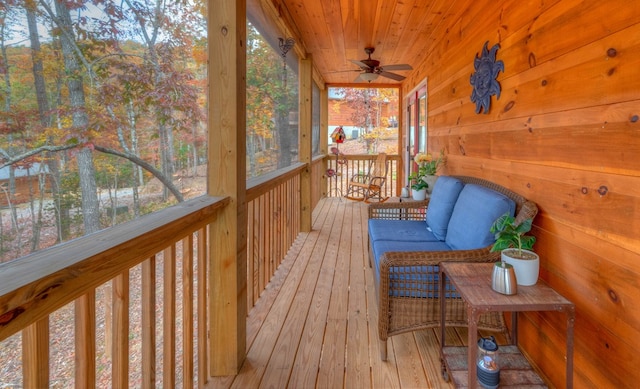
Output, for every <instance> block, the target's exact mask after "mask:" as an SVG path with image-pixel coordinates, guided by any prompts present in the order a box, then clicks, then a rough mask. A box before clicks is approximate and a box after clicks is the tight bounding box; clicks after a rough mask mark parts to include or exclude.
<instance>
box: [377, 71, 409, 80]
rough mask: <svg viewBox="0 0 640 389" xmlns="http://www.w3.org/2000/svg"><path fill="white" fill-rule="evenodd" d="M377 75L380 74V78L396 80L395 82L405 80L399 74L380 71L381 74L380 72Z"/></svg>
mask: <svg viewBox="0 0 640 389" xmlns="http://www.w3.org/2000/svg"><path fill="white" fill-rule="evenodd" d="M378 74H380V75H381V76H382V77H387V78H390V79H392V80H396V81H402V80H404V79H405V78H406V77H405V76H401V75H399V74H395V73H390V72H385V71H382V72H380V73H378Z"/></svg>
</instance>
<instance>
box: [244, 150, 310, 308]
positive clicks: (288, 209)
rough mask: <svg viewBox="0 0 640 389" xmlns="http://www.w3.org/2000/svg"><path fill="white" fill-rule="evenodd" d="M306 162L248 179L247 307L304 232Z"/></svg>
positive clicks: (251, 303)
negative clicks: (302, 201) (302, 191)
mask: <svg viewBox="0 0 640 389" xmlns="http://www.w3.org/2000/svg"><path fill="white" fill-rule="evenodd" d="M305 168H306V165H304V164H301V163H299V164H295V165H293V166H291V167H289V168H286V169H283V170H278V171H276V172H273V173H269V174H265V175H263V176H260V177H258V178H255V179H251V180H249V181H248V182H247V198H246V200H247V277H248V279H247V287H248V288H249V290H248V291H247V300H248V301H247V306H248V307H249V308H251V307H253V306H254V305H255V302H256V301H257V300H258V298H259V297H260V294H261V293H262V291H263V290H264V288H265V287H266V285H267V283H269V280H271V277H272V276H273V274H274V273H275V271H276V269H277V268H278V266H280V263H281V261H282V260H283V259H284V257H285V254H286V253H287V251H288V250H289V247H291V245H292V244H293V241H294V240H295V239H296V237H297V236H298V233H299V232H300V173H301V172H302V170H303V169H305Z"/></svg>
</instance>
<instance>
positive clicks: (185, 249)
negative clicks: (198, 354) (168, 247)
mask: <svg viewBox="0 0 640 389" xmlns="http://www.w3.org/2000/svg"><path fill="white" fill-rule="evenodd" d="M182 356H183V357H182V376H183V377H182V387H183V388H193V387H194V386H193V235H188V236H187V237H186V238H184V239H182Z"/></svg>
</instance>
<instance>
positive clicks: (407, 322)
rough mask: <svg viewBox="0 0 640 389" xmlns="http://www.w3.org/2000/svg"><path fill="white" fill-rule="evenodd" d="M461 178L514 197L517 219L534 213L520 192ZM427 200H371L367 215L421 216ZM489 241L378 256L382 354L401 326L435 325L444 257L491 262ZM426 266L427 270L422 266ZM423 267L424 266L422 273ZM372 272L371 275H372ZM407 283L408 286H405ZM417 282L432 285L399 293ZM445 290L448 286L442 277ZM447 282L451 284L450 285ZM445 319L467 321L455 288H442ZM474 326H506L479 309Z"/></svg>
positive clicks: (498, 316)
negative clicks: (417, 292)
mask: <svg viewBox="0 0 640 389" xmlns="http://www.w3.org/2000/svg"><path fill="white" fill-rule="evenodd" d="M456 178H458V179H460V180H461V181H462V182H464V183H465V184H468V183H473V184H477V185H482V186H485V187H487V188H490V189H493V190H495V191H497V192H500V193H502V194H504V195H506V196H507V197H509V198H511V199H512V200H513V201H514V202H515V203H516V222H518V223H520V222H522V221H523V220H526V219H528V218H534V217H535V216H536V214H537V213H538V208H537V206H536V204H535V203H533V202H531V201H528V200H527V199H525V198H524V197H522V196H520V195H518V194H516V193H514V192H512V191H511V190H509V189H507V188H504V187H502V186H500V185H497V184H494V183H492V182H490V181H487V180H484V179H479V178H474V177H464V176H456ZM428 204H429V200H428V199H427V200H425V201H421V202H402V203H384V204H370V205H369V218H370V219H372V218H375V219H396V220H397V219H398V218H399V217H401V218H402V219H407V220H424V217H425V213H426V208H427V207H428ZM490 248H491V246H488V247H485V248H482V249H476V250H454V251H433V252H386V253H384V254H382V257H381V258H380V269H379V271H380V277H379V279H376V282H375V288H376V294H377V299H378V336H379V338H380V341H381V344H380V346H381V347H380V349H381V358H382V360H386V358H387V339H388V338H389V337H390V336H393V335H397V334H401V333H404V332H409V331H415V330H421V329H427V328H434V327H438V326H439V325H440V299H439V295H440V294H439V293H438V292H439V291H438V289H439V273H438V272H439V268H438V264H439V263H440V262H444V261H459V262H495V261H497V260H499V259H500V253H499V252H490ZM369 263H370V265H372V264H373V263H374V259H373V249H372V247H371V243H369ZM391 269H393V274H394V276H397V277H403V276H404V277H408V278H410V279H412V280H416V279H419V280H420V281H419V282H421V283H423V284H422V285H419V286H416V285H415V282H413V283H412V285H409V286H408V285H407V284H408V283H397V282H396V283H392V282H390V281H389V280H390V271H391ZM427 269H428V270H427ZM425 271H428V272H427V273H425ZM374 278H376V277H374ZM408 288H412V289H408ZM416 288H420V289H421V290H429V291H433V292H432V293H431V295H430V297H424V296H418V297H403V296H410V295H412V293H415V290H416ZM446 288H447V289H446V290H447V291H450V290H452V289H453V286H452V285H451V284H449V282H448V281H447V286H446ZM449 288H451V289H449ZM445 296H446V298H447V300H448V301H447V304H446V312H445V314H446V319H445V321H446V322H447V325H450V326H454V327H466V326H467V315H466V309H465V307H464V303H463V302H462V299H460V298H459V297H458V296H457V295H456V294H455V292H447V293H446V294H445ZM478 328H480V329H485V330H493V331H502V332H506V331H505V329H506V327H505V323H504V317H503V315H502V313H490V314H484V315H483V316H482V317H481V319H480V322H479V323H478Z"/></svg>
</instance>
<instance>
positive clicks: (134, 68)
mask: <svg viewBox="0 0 640 389" xmlns="http://www.w3.org/2000/svg"><path fill="white" fill-rule="evenodd" d="M205 4H206V3H204V2H202V1H197V2H183V1H178V0H176V1H162V0H159V1H155V2H144V3H139V2H132V1H126V0H125V1H124V2H122V3H113V2H107V1H103V0H94V1H66V0H55V1H52V0H38V1H36V0H15V1H13V0H12V1H5V2H2V3H1V4H0V18H1V22H2V24H1V26H0V34H1V35H0V44H1V47H0V48H1V49H2V53H3V54H4V55H3V58H2V61H1V62H0V65H2V66H0V75H1V76H2V80H3V82H2V90H1V91H2V94H1V96H0V99H1V100H0V101H1V102H2V103H3V106H4V109H2V111H1V112H0V132H2V133H3V136H2V138H0V169H2V168H10V170H11V171H13V170H14V169H15V168H16V167H17V166H19V165H20V164H23V165H27V166H28V165H29V164H33V163H35V162H42V163H43V164H44V165H43V166H47V169H46V171H45V173H46V176H47V177H48V180H49V184H47V185H46V187H45V186H43V187H42V188H41V189H42V190H41V191H40V193H44V191H45V188H46V190H51V191H52V192H53V193H52V194H53V196H52V199H54V200H56V201H55V202H54V203H52V204H53V207H50V209H52V210H54V213H55V214H56V216H55V217H52V218H50V219H51V220H53V221H54V223H53V224H55V225H56V227H57V228H56V235H57V239H56V240H65V239H68V238H70V237H72V236H73V234H74V232H73V231H74V229H71V228H65V227H64V226H71V225H72V224H73V223H69V222H70V220H71V219H72V216H71V215H70V211H73V214H74V215H80V216H81V217H82V219H83V227H82V229H81V230H80V231H78V232H79V233H81V234H83V233H91V232H94V231H97V230H98V229H100V228H103V227H104V226H105V225H108V222H107V221H106V219H104V218H103V215H104V213H101V207H102V205H101V201H102V200H100V199H99V198H98V196H97V192H98V190H97V189H98V185H97V181H96V177H97V176H101V177H102V176H104V174H107V175H112V176H113V177H114V179H103V180H102V181H101V183H102V185H108V186H109V187H110V186H111V185H119V184H118V183H119V182H120V181H119V180H116V179H115V177H121V178H122V177H124V178H125V179H128V178H131V177H133V178H132V179H130V180H129V181H128V182H127V185H128V186H131V187H133V188H134V193H136V196H135V197H136V207H135V209H136V215H138V214H139V212H138V209H139V207H138V202H137V186H138V185H140V184H141V183H143V182H145V181H148V180H149V179H150V177H152V176H153V177H156V178H157V179H158V181H159V182H161V183H163V186H162V188H164V189H165V192H164V199H165V200H166V199H167V198H168V196H167V195H168V194H172V195H173V197H175V199H177V201H182V198H183V195H182V193H181V192H180V190H179V189H178V188H177V187H176V185H175V183H174V177H173V174H174V172H175V164H176V160H177V159H176V156H175V150H177V149H179V148H180V145H185V144H187V145H189V148H191V149H192V150H193V153H192V154H189V155H190V157H191V161H192V163H193V164H194V165H195V164H196V163H197V162H198V159H199V155H198V151H197V150H198V148H201V147H202V146H201V144H202V140H203V139H204V136H203V131H204V126H203V125H202V123H203V122H204V119H205V117H204V113H203V112H204V111H203V107H204V104H205V97H204V96H206V94H205V93H204V85H206V81H205V82H204V83H203V82H197V81H196V78H195V73H196V72H197V71H198V70H199V69H198V66H200V67H202V64H203V62H202V61H200V62H198V61H195V60H194V58H193V47H194V43H195V42H203V39H202V37H203V34H204V32H205V30H206V29H205V22H204V19H203V12H202V10H203V7H204V5H205ZM38 31H41V33H40V35H38V33H37V32H38ZM42 31H46V32H45V33H44V34H43V33H42ZM25 43H26V44H27V45H25ZM26 64H28V65H29V66H25V65H26ZM27 71H29V72H30V74H31V76H30V77H29V73H27ZM34 113H35V115H34ZM139 144H144V147H139ZM97 152H98V153H107V154H109V155H111V156H113V157H112V158H111V159H107V158H98V159H96V153H97ZM113 158H115V159H119V160H121V161H123V162H122V163H120V162H113V161H114V159H113ZM96 161H98V162H97V163H98V166H96ZM107 164H109V165H110V167H109V168H107ZM131 164H133V165H135V166H132V165H131ZM125 165H126V166H128V167H127V168H125V167H123V166H125ZM126 171H130V172H133V173H131V174H128V175H127V174H125V172H126ZM143 171H146V172H147V173H146V176H144V177H143V175H144V173H143ZM72 176H76V177H77V179H68V178H72ZM0 184H1V183H0ZM68 185H72V186H68ZM76 185H77V187H76ZM75 188H77V189H75ZM115 189H117V188H115ZM76 190H78V193H79V194H80V196H78V197H77V198H78V199H79V200H81V206H80V209H73V210H72V209H71V208H73V207H75V204H76V203H75V202H73V201H72V202H69V201H65V199H73V197H69V196H67V194H71V193H73V192H75V191H76ZM6 192H7V196H8V200H7V202H8V201H10V200H13V199H16V198H17V196H19V195H21V193H16V190H15V188H9V187H7V190H6ZM37 192H38V191H37V190H36V191H34V194H35V193H37ZM30 198H31V200H32V203H31V204H32V205H33V204H36V203H34V201H35V200H36V198H35V197H34V196H31V197H30ZM40 204H42V202H40ZM47 207H48V206H47ZM47 207H45V209H48V208H47ZM11 208H12V212H14V215H17V214H16V213H15V212H16V207H15V203H12V207H11ZM31 208H32V209H33V207H31ZM9 219H17V217H11V218H4V220H9ZM44 219H45V220H46V217H45V218H44ZM32 222H33V224H34V225H36V224H38V223H36V222H35V221H34V220H32ZM0 223H3V219H1V218H0ZM16 228H17V227H16ZM3 231H6V230H5V229H2V230H0V234H2V235H1V236H0V239H4V238H5V234H4V233H3ZM78 232H76V234H77V233H78ZM39 234H40V232H39V231H38V230H35V229H34V231H33V233H32V236H33V238H34V242H35V241H36V239H37V238H38V236H39ZM48 244H51V243H48ZM17 245H19V243H18V244H17ZM37 246H38V245H37V244H35V245H34V249H35V248H37ZM1 249H2V248H1V247H0V250H1ZM0 254H2V253H1V252H0Z"/></svg>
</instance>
